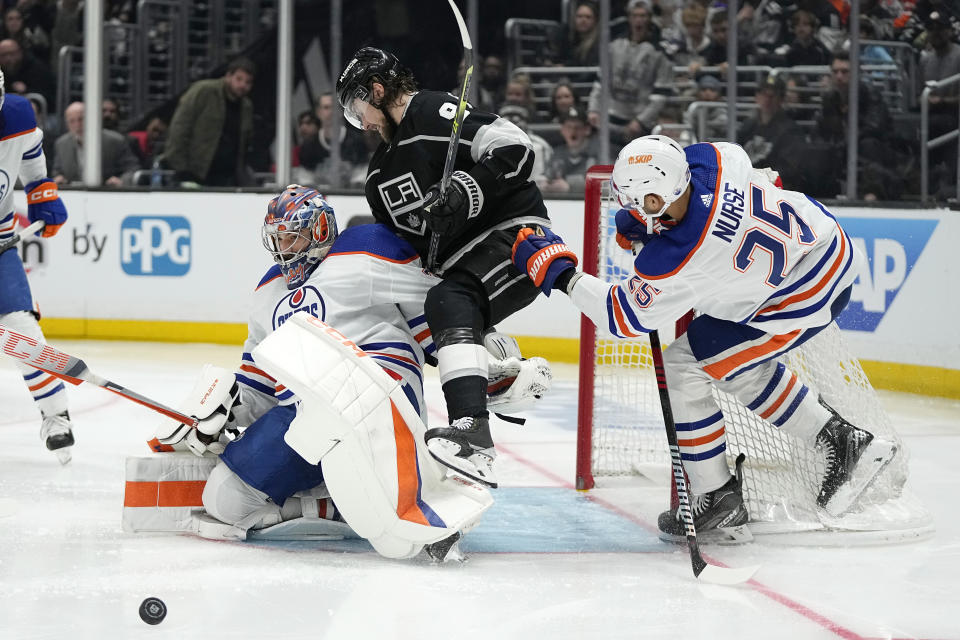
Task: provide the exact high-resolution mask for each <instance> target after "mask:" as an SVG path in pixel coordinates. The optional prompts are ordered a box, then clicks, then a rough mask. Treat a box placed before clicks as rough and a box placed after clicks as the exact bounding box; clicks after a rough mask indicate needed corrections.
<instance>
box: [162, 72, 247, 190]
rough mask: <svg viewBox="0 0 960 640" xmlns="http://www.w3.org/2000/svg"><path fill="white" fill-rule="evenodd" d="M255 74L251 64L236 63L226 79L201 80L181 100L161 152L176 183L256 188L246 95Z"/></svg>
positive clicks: (225, 75)
mask: <svg viewBox="0 0 960 640" xmlns="http://www.w3.org/2000/svg"><path fill="white" fill-rule="evenodd" d="M255 74H256V67H255V66H254V64H253V62H252V61H250V60H248V59H247V58H236V59H234V60H233V61H232V62H230V64H229V65H228V66H227V71H226V73H225V74H224V75H223V77H221V78H211V79H209V80H198V81H197V82H194V83H193V84H192V85H191V86H190V88H189V89H187V91H186V92H185V93H184V94H183V95H182V96H181V97H180V102H179V104H178V105H177V110H176V111H175V112H174V114H173V119H172V120H171V122H170V129H169V131H168V132H167V145H166V149H165V150H164V153H163V162H164V163H165V164H166V165H167V166H169V167H170V168H171V169H173V170H175V171H176V176H175V179H176V180H179V181H189V182H195V183H198V184H204V185H210V186H244V185H249V184H252V183H253V179H252V176H251V174H250V171H249V169H248V167H247V162H246V153H247V144H248V143H249V142H250V138H251V135H252V133H253V103H252V102H251V101H250V98H249V97H248V94H249V93H250V90H251V89H252V88H253V77H254V75H255Z"/></svg>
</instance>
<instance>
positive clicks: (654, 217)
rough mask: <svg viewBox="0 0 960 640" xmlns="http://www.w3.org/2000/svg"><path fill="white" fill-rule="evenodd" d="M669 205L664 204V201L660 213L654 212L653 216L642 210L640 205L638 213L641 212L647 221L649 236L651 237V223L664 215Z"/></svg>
mask: <svg viewBox="0 0 960 640" xmlns="http://www.w3.org/2000/svg"><path fill="white" fill-rule="evenodd" d="M671 204H672V203H671V202H666V201H664V203H663V206H662V207H660V211H657V212H656V213H655V214H653V215H651V214H649V213H647V212H646V211H645V210H644V209H643V206H642V205H641V207H640V211H643V214H644V217H646V219H647V233H649V234H650V235H653V221H654V220H655V219H657V218H659V217H660V216H662V215H663V214H664V212H665V211H666V210H667V207H669V206H670V205H671Z"/></svg>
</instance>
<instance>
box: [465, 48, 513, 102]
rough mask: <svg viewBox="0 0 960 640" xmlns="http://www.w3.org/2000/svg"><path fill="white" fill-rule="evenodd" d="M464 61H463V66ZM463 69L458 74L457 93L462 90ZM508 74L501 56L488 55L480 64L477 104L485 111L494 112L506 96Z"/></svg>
mask: <svg viewBox="0 0 960 640" xmlns="http://www.w3.org/2000/svg"><path fill="white" fill-rule="evenodd" d="M462 65H463V61H461V66H462ZM465 71H466V70H465V69H464V70H462V71H460V72H459V74H458V75H457V81H458V82H457V93H458V94H459V92H460V86H461V84H462V82H463V74H464V72H465ZM506 85H507V82H506V74H505V72H504V64H503V58H501V57H500V56H487V57H485V58H484V59H483V63H482V64H481V65H480V82H478V83H477V97H478V100H477V106H478V107H479V108H480V109H481V110H484V111H489V112H491V113H494V112H495V111H496V110H497V107H499V106H500V105H501V104H503V100H504V98H505V97H506Z"/></svg>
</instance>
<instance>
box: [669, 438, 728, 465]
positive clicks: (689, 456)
mask: <svg viewBox="0 0 960 640" xmlns="http://www.w3.org/2000/svg"><path fill="white" fill-rule="evenodd" d="M726 450H727V443H726V442H724V443H722V444H721V445H720V446H719V447H715V448H713V449H710V450H709V451H704V452H703V453H681V454H680V457H681V458H682V459H684V460H690V461H692V462H699V461H701V460H709V459H710V458H713V457H715V456H718V455H719V454H721V453H723V452H724V451H726Z"/></svg>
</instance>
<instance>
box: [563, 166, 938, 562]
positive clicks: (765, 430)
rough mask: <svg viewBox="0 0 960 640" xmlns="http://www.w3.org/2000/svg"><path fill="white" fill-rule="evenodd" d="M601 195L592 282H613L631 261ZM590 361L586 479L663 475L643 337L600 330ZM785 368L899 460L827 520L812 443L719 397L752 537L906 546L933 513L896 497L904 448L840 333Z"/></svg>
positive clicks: (663, 449) (795, 353)
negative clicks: (848, 508) (799, 536)
mask: <svg viewBox="0 0 960 640" xmlns="http://www.w3.org/2000/svg"><path fill="white" fill-rule="evenodd" d="M594 179H595V178H594ZM588 193H590V190H589V189H588ZM600 194H601V195H600V201H599V202H597V203H596V208H595V209H593V210H595V211H596V213H597V215H596V218H595V219H594V222H596V223H597V224H599V226H600V228H599V232H600V233H599V255H598V265H599V267H598V271H599V274H598V275H599V277H601V278H604V279H606V280H608V281H610V282H619V281H620V280H622V279H623V277H624V275H625V274H627V273H630V272H631V271H632V263H633V256H632V255H631V254H630V252H628V251H624V250H623V249H622V248H620V247H619V246H618V245H617V244H616V241H615V239H614V236H615V233H616V229H615V225H614V218H613V215H614V212H615V209H614V208H613V207H614V206H615V205H614V204H613V203H612V201H610V200H609V185H608V183H606V181H605V182H604V184H603V186H602V188H601V190H600ZM591 208H592V207H591ZM594 355H595V358H594V362H593V363H592V365H593V373H594V383H593V415H592V417H591V419H590V424H589V425H584V424H581V429H584V428H588V429H590V430H591V434H590V438H589V442H590V443H591V451H590V452H589V454H590V457H591V471H592V474H593V475H594V476H609V475H629V474H636V473H638V472H643V470H644V469H645V468H649V467H650V466H651V465H654V466H657V465H659V466H661V467H662V468H668V467H669V465H670V455H669V452H668V449H667V445H666V437H665V434H664V427H663V416H662V413H661V409H660V401H659V396H658V393H657V388H656V379H655V375H654V371H653V360H652V357H651V355H650V347H649V342H648V340H647V338H646V337H643V338H639V339H636V340H617V339H615V338H612V337H610V336H609V334H605V333H604V332H602V331H600V330H598V332H597V338H596V339H595V341H594ZM782 361H783V363H784V364H785V365H786V366H787V368H788V369H790V370H791V371H793V372H795V373H796V374H797V376H798V377H799V378H800V379H801V380H802V381H803V382H804V383H805V384H807V385H808V386H809V387H810V389H811V392H813V393H819V394H820V395H821V397H822V398H823V400H824V401H825V402H827V403H828V404H829V405H830V406H831V407H833V408H834V409H835V410H836V411H837V412H838V413H840V414H841V415H842V416H844V418H846V419H847V420H848V421H849V422H851V423H853V424H855V425H857V426H861V427H863V428H866V429H867V430H869V431H871V432H872V433H874V434H875V435H876V436H881V437H884V438H886V439H889V440H891V441H893V442H896V443H897V444H898V446H900V454H899V455H898V456H897V457H896V458H895V459H894V461H893V462H892V463H891V464H890V465H889V466H888V467H887V468H886V469H885V470H884V472H883V474H882V476H881V477H880V478H878V480H877V481H876V482H875V483H874V484H873V486H872V487H871V488H870V489H869V490H868V491H867V492H866V493H865V494H864V496H863V497H862V499H861V500H860V501H859V504H858V506H857V507H855V508H854V510H853V511H852V512H851V513H849V514H847V515H844V516H843V517H842V518H838V519H837V518H830V517H829V516H827V514H826V513H825V512H823V511H822V510H820V509H818V508H817V506H816V495H817V492H818V490H819V486H820V479H821V477H822V475H823V470H824V461H823V457H822V455H821V454H818V453H817V452H816V451H815V450H814V449H813V448H812V446H810V445H809V443H805V442H799V441H797V440H795V439H794V438H792V437H790V436H788V435H787V434H785V433H783V432H781V431H780V430H778V429H777V428H776V427H774V426H772V425H770V424H769V423H767V422H765V421H763V420H761V419H760V418H758V417H757V416H756V415H755V414H754V413H752V412H751V411H749V410H748V409H746V408H745V407H744V406H743V405H742V404H740V403H739V402H738V401H737V400H736V399H735V398H734V397H733V396H731V395H728V394H726V393H723V392H722V391H719V390H715V397H716V399H717V401H718V403H719V405H720V407H721V409H722V410H723V414H724V417H725V422H726V433H727V458H728V463H729V465H730V468H731V469H732V468H733V461H734V459H735V458H736V456H737V454H739V453H745V454H746V456H747V458H746V462H745V464H744V498H745V500H746V502H747V508H748V510H749V512H750V517H751V521H752V523H753V524H752V525H751V529H752V530H753V531H754V533H785V532H798V531H811V530H821V531H822V530H824V529H831V530H847V531H900V532H903V535H902V536H901V537H903V538H908V537H917V535H918V534H917V533H916V532H917V531H919V530H923V529H926V528H929V527H930V517H929V514H928V513H927V512H926V510H925V509H924V508H923V507H922V505H920V504H919V502H917V501H916V499H915V498H913V497H912V496H910V495H909V494H903V492H902V487H903V484H904V482H905V480H906V477H907V454H906V451H905V450H903V445H902V442H900V439H899V437H898V436H897V434H896V432H895V431H894V429H893V426H892V425H891V423H890V420H889V418H888V417H887V415H886V414H885V413H884V411H883V409H882V408H881V406H880V403H879V400H878V398H877V395H876V392H875V391H874V389H873V387H872V386H871V385H870V382H869V380H868V379H867V377H866V375H865V374H864V372H863V369H862V368H861V367H860V364H859V362H858V361H857V359H856V358H855V357H853V356H852V355H851V354H850V352H849V350H848V349H847V348H846V346H845V345H844V341H843V337H842V334H841V332H840V330H839V329H838V328H837V326H836V325H835V324H834V325H831V326H830V327H828V328H827V329H825V330H823V331H822V332H820V333H819V334H818V335H817V336H816V337H814V338H812V339H811V340H809V341H807V342H806V343H805V344H804V345H802V346H801V347H799V348H797V349H794V350H792V351H791V352H789V354H788V355H787V356H786V357H785V358H783V359H782ZM581 366H584V364H583V363H581ZM587 366H590V363H588V364H587ZM821 543H822V542H821Z"/></svg>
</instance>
